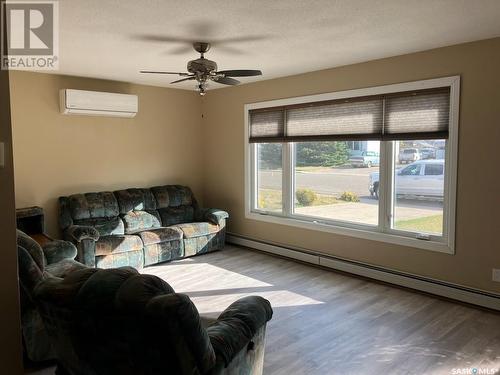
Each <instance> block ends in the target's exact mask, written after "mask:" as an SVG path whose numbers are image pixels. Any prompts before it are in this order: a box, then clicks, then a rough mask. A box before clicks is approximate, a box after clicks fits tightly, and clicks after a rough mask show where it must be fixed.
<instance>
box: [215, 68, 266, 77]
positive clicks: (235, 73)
mask: <svg viewBox="0 0 500 375" xmlns="http://www.w3.org/2000/svg"><path fill="white" fill-rule="evenodd" d="M217 73H218V74H224V76H226V77H251V76H261V75H262V72H261V71H260V70H248V69H239V70H221V71H220V72H217Z"/></svg>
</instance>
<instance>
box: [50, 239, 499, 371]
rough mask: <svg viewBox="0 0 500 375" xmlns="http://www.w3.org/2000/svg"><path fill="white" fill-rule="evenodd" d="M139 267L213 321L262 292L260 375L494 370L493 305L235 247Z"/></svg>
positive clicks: (496, 346) (496, 336)
mask: <svg viewBox="0 0 500 375" xmlns="http://www.w3.org/2000/svg"><path fill="white" fill-rule="evenodd" d="M143 273H148V274H153V275H157V276H159V277H161V278H163V279H165V280H166V281H167V282H168V283H169V284H170V285H172V287H173V288H174V289H175V290H176V291H177V292H180V293H186V294H188V295H189V296H190V297H191V298H192V300H193V302H194V303H195V305H196V306H197V308H198V310H199V312H200V313H201V314H206V315H209V316H211V317H213V318H216V317H217V316H218V315H219V314H220V313H221V312H222V311H223V310H224V309H225V308H226V307H227V306H228V305H229V304H231V303H232V302H234V301H235V300H237V299H238V298H240V297H243V296H247V295H253V294H257V295H261V296H263V297H265V298H267V299H269V300H270V301H271V304H272V306H273V309H274V316H273V319H272V320H271V321H270V322H269V324H268V329H267V335H266V340H267V342H266V354H265V366H264V374H273V375H274V374H276V375H282V374H285V375H296V374H297V375H302V374H304V375H305V374H307V375H313V374H314V375H316V374H317V375H327V374H377V375H379V374H453V371H454V370H455V371H456V370H460V371H467V370H468V369H470V371H471V372H469V373H471V374H474V373H473V372H472V369H473V368H477V369H481V370H486V369H488V370H489V371H494V370H495V369H499V368H500V314H499V313H496V312H491V311H487V310H482V309H478V308H474V307H472V306H467V305H463V304H458V303H454V302H451V301H447V300H443V299H438V298H434V297H432V296H428V295H424V294H420V293H417V292H413V291H411V290H406V289H401V288H397V287H393V286H390V285H387V284H381V283H376V282H372V281H369V280H366V279H362V278H358V277H355V276H351V275H347V274H343V273H337V272H334V271H329V270H323V269H320V268H317V267H312V266H308V265H305V264H301V263H297V262H294V261H291V260H286V259H282V258H278V257H273V256H270V255H267V254H264V253H259V252H256V251H252V250H247V249H243V248H239V247H235V246H226V249H225V250H224V251H219V252H215V253H211V254H207V255H203V256H198V257H194V258H188V259H184V260H180V261H175V262H171V263H164V264H161V265H157V266H153V267H148V268H146V269H144V270H143ZM48 373H49V372H47V374H48ZM455 373H459V372H455ZM462 373H465V372H462ZM477 373H479V372H477ZM492 373H494V372H489V374H492ZM499 373H500V372H499Z"/></svg>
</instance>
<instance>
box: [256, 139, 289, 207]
mask: <svg viewBox="0 0 500 375" xmlns="http://www.w3.org/2000/svg"><path fill="white" fill-rule="evenodd" d="M282 160H283V153H282V145H281V144H280V143H260V144H258V145H257V166H258V167H257V190H256V193H257V200H256V207H257V208H258V209H261V210H266V211H270V212H275V213H278V212H281V211H282V206H283V200H282Z"/></svg>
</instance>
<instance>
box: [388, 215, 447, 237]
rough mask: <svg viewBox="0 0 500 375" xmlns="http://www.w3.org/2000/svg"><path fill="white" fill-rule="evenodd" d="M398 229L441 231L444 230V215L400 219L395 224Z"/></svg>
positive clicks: (427, 231) (428, 231)
mask: <svg viewBox="0 0 500 375" xmlns="http://www.w3.org/2000/svg"><path fill="white" fill-rule="evenodd" d="M394 227H395V228H396V229H402V230H411V231H415V232H424V233H441V232H442V230H443V215H433V216H426V217H421V218H418V219H410V220H399V221H396V223H395V224H394Z"/></svg>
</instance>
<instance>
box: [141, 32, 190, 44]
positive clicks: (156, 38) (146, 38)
mask: <svg viewBox="0 0 500 375" xmlns="http://www.w3.org/2000/svg"><path fill="white" fill-rule="evenodd" d="M133 38H134V39H135V40H140V41H143V42H160V43H192V39H189V38H183V37H176V36H165V35H154V34H142V35H134V36H133Z"/></svg>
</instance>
